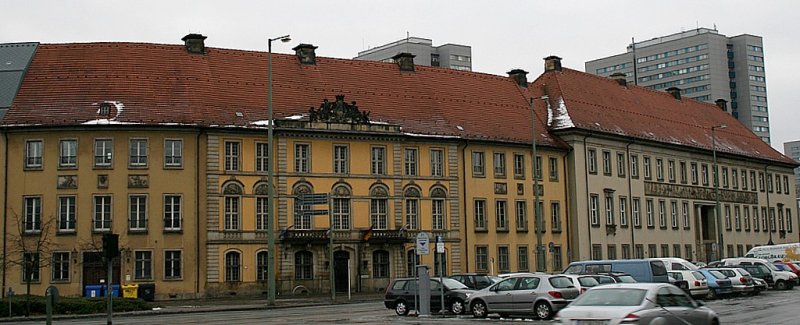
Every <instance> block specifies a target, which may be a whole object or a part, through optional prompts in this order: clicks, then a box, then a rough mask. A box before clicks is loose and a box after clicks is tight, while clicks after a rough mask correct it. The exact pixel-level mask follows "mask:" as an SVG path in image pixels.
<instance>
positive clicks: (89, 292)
mask: <svg viewBox="0 0 800 325" xmlns="http://www.w3.org/2000/svg"><path fill="white" fill-rule="evenodd" d="M103 291H104V290H103V285H102V284H88V285H86V292H84V293H85V296H86V298H100V297H102V296H103V293H104V292H103Z"/></svg>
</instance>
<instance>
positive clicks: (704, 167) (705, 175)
mask: <svg viewBox="0 0 800 325" xmlns="http://www.w3.org/2000/svg"><path fill="white" fill-rule="evenodd" d="M700 170H701V174H702V176H703V186H708V165H706V164H702V165H700Z"/></svg>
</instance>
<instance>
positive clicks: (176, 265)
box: [164, 250, 183, 280]
mask: <svg viewBox="0 0 800 325" xmlns="http://www.w3.org/2000/svg"><path fill="white" fill-rule="evenodd" d="M181 263H182V260H181V251H179V250H167V251H164V278H165V279H168V280H172V279H180V278H181V277H182V276H183V275H182V273H181V270H182V268H181Z"/></svg>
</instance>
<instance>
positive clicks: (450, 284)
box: [442, 278, 467, 290]
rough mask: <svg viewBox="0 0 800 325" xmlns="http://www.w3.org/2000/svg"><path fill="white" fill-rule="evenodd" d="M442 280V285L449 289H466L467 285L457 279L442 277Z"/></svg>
mask: <svg viewBox="0 0 800 325" xmlns="http://www.w3.org/2000/svg"><path fill="white" fill-rule="evenodd" d="M442 281H443V282H444V286H445V287H447V289H450V290H455V289H467V286H465V285H464V284H463V283H461V282H458V281H456V280H453V279H450V278H444V279H442Z"/></svg>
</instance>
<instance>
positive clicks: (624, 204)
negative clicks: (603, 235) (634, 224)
mask: <svg viewBox="0 0 800 325" xmlns="http://www.w3.org/2000/svg"><path fill="white" fill-rule="evenodd" d="M627 213H628V198H626V197H623V196H620V197H619V225H620V226H627V225H628V214H627Z"/></svg>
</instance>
